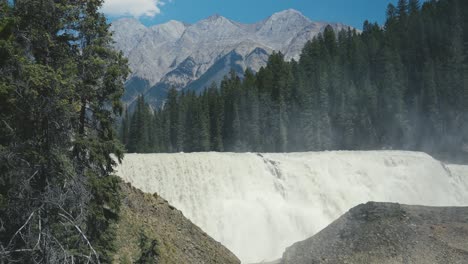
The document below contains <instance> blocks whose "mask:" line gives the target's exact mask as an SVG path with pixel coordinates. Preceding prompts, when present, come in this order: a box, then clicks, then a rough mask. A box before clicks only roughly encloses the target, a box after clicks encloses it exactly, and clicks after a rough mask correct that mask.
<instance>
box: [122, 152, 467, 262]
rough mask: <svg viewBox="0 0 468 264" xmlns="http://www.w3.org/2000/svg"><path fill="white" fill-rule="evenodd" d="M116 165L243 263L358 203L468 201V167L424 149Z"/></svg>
mask: <svg viewBox="0 0 468 264" xmlns="http://www.w3.org/2000/svg"><path fill="white" fill-rule="evenodd" d="M117 170H118V175H119V176H121V177H122V178H123V179H124V180H125V181H127V182H130V183H132V184H133V185H134V186H135V187H137V188H140V189H141V190H143V191H144V192H148V193H155V192H157V193H158V194H160V195H161V196H162V197H164V198H165V199H167V200H168V201H169V202H170V203H171V204H173V205H174V206H175V207H177V208H178V209H179V210H181V211H182V212H183V213H184V215H185V216H187V217H188V218H189V219H190V220H191V221H192V222H194V223H195V224H196V225H198V226H200V227H201V228H202V229H203V230H204V231H206V232H207V233H208V234H209V235H211V236H212V237H213V238H214V239H216V240H218V241H220V242H221V243H223V244H224V245H225V246H226V247H227V248H229V249H230V250H231V251H232V252H234V253H235V254H236V255H237V256H238V257H239V258H240V259H241V260H242V262H243V263H253V262H259V261H263V260H272V259H277V258H280V257H281V254H282V253H283V252H284V250H285V248H286V247H288V246H290V245H291V244H293V243H295V242H297V241H300V240H304V239H306V238H308V237H310V236H312V235H314V234H315V233H317V232H318V231H320V230H321V229H322V228H324V227H326V226H327V225H328V224H330V223H331V222H332V221H334V220H335V219H337V218H338V217H339V216H341V215H342V214H343V213H345V212H346V211H348V210H349V209H350V208H352V207H354V206H356V205H358V204H360V203H365V202H368V201H379V202H398V203H404V204H418V205H432V206H467V205H468V169H467V167H465V166H445V165H444V164H442V163H441V162H439V161H437V160H435V159H433V158H432V157H431V156H429V155H427V154H424V153H418V152H404V151H372V152H310V153H288V154H255V153H241V154H235V153H193V154H185V153H179V154H130V155H126V157H125V159H124V161H123V164H122V165H120V166H119V167H118V169H117Z"/></svg>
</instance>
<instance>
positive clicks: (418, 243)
mask: <svg viewBox="0 0 468 264" xmlns="http://www.w3.org/2000/svg"><path fill="white" fill-rule="evenodd" d="M281 263H283V264H306V263H307V264H315V263H334V264H339V263H347V264H353V263H356V264H361V263H381V264H387V263H388V264H390V263H413V264H419V263H421V264H423V263H424V264H426V263H431V264H437V263H441V264H442V263H460V264H461V263H468V207H422V206H408V205H400V204H392V203H373V202H370V203H367V204H363V205H359V206H357V207H355V208H353V209H351V210H350V211H349V212H347V213H346V214H345V215H343V216H342V217H340V218H339V219H338V220H336V221H335V222H333V223H332V224H331V225H329V226H328V227H326V228H325V229H324V230H322V231H321V232H319V233H318V234H316V235H315V236H313V237H311V238H309V239H307V240H304V241H302V242H298V243H296V244H294V245H292V246H291V247H289V248H287V249H286V251H285V253H284V254H283V258H282V260H281Z"/></svg>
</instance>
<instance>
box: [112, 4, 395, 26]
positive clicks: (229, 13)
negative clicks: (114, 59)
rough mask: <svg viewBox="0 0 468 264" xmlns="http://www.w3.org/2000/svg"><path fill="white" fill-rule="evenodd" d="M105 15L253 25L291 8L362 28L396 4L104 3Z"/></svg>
mask: <svg viewBox="0 0 468 264" xmlns="http://www.w3.org/2000/svg"><path fill="white" fill-rule="evenodd" d="M106 1H108V2H107V3H106V5H107V6H105V8H104V12H105V13H107V14H109V15H108V17H109V18H110V19H111V20H112V19H115V18H117V17H122V16H134V17H137V18H139V20H140V21H142V22H143V23H144V24H146V25H154V24H160V23H164V22H167V21H169V20H179V21H183V22H187V23H195V22H197V21H199V20H201V19H203V18H206V17H208V16H210V15H213V14H220V15H222V16H225V17H227V18H229V19H232V20H234V21H238V22H243V23H253V22H257V21H260V20H262V19H265V18H267V17H268V16H270V15H271V14H273V13H275V12H278V11H282V10H285V9H289V8H293V9H296V10H298V11H300V12H302V13H303V14H304V15H305V16H307V17H309V18H310V19H312V20H316V21H327V22H342V23H345V24H348V25H351V26H353V27H356V28H360V29H361V28H362V23H363V21H364V20H366V19H368V20H370V21H372V22H378V23H379V24H382V23H383V22H384V20H385V10H386V7H387V5H388V4H389V3H393V4H395V5H396V2H397V0H106Z"/></svg>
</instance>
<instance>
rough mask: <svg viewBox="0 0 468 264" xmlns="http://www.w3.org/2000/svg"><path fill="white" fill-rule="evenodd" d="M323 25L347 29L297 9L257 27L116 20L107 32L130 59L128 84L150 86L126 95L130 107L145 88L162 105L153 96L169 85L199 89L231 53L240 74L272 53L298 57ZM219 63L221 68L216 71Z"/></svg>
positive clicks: (214, 19) (216, 20)
mask: <svg viewBox="0 0 468 264" xmlns="http://www.w3.org/2000/svg"><path fill="white" fill-rule="evenodd" d="M327 25H330V26H332V27H333V28H334V29H335V30H341V29H343V28H347V26H345V25H342V24H339V23H322V22H314V21H311V20H310V19H308V18H307V17H305V16H303V15H302V14H301V13H300V12H298V11H296V10H285V11H283V12H279V13H276V14H273V15H272V16H271V17H269V18H267V19H265V20H263V21H260V22H258V23H255V24H242V23H238V22H235V21H232V20H229V19H227V18H225V17H222V16H220V15H214V16H211V17H208V18H206V19H203V20H201V21H199V22H197V23H195V24H193V25H187V24H184V23H182V22H178V21H170V22H167V23H165V24H161V25H156V26H152V27H145V26H143V25H142V24H141V23H139V22H138V21H137V20H135V19H128V18H125V19H120V20H117V21H114V22H113V23H112V27H111V30H112V31H113V32H114V39H115V41H116V43H115V46H116V48H117V49H119V50H122V51H123V53H124V54H125V56H126V57H128V59H129V64H130V68H131V69H132V76H131V79H130V80H132V79H138V80H140V79H141V80H146V81H148V83H149V86H148V87H149V88H144V89H143V88H140V89H139V88H134V87H133V86H132V89H129V90H128V91H127V94H126V96H125V99H126V102H127V103H129V102H131V101H132V100H134V99H135V98H136V96H137V95H138V93H136V92H135V91H141V90H143V93H144V94H145V95H146V96H147V99H148V101H150V102H160V100H158V99H159V98H152V97H154V96H155V95H156V94H157V95H159V96H160V95H161V94H164V92H165V91H167V89H168V88H169V87H172V86H174V87H176V88H178V89H183V88H185V87H187V86H190V84H192V83H193V82H194V81H196V80H199V79H202V81H200V80H199V81H198V83H196V84H192V85H191V88H190V89H194V90H197V91H198V90H200V89H203V88H204V87H206V86H209V85H210V84H211V82H213V81H215V82H216V81H219V80H220V79H221V78H222V75H223V74H224V73H225V72H229V71H230V69H231V68H230V67H231V66H232V65H230V64H229V63H227V64H226V63H224V62H223V60H224V61H225V60H226V56H229V54H232V53H235V54H236V55H238V56H239V57H240V59H239V60H238V62H237V65H239V67H235V69H234V70H236V71H238V72H239V73H241V72H243V71H244V70H245V69H247V68H250V69H252V70H253V71H257V70H258V69H260V67H262V66H264V65H266V61H267V58H268V55H269V54H271V53H272V52H273V51H274V50H276V51H281V52H283V54H285V57H286V58H287V59H292V58H294V59H298V58H299V54H300V52H301V50H302V47H303V46H304V44H305V43H306V42H307V41H308V40H311V39H312V38H313V37H314V36H316V35H317V34H318V33H320V32H322V31H323V30H324V29H325V27H326V26H327ZM265 54H266V56H265ZM220 60H221V61H220ZM222 63H224V64H225V66H224V67H223V69H220V67H219V65H220V64H222ZM213 67H214V69H213ZM207 72H208V75H209V76H206V75H207ZM219 76H221V77H219ZM202 77H203V78H202ZM130 82H131V83H132V85H134V84H135V82H134V81H130ZM194 87H195V88H194ZM155 89H156V90H158V91H154V90H155Z"/></svg>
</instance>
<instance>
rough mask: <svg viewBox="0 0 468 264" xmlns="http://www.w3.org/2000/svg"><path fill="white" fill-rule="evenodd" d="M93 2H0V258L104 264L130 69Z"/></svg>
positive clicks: (109, 250) (116, 204)
mask: <svg viewBox="0 0 468 264" xmlns="http://www.w3.org/2000/svg"><path fill="white" fill-rule="evenodd" d="M102 2H103V1H102V0H94V1H71V0H70V1H69V0H60V1H55V0H41V1H38V0H16V1H8V0H1V1H0V263H111V256H112V254H113V250H114V244H113V243H114V230H113V228H112V224H113V223H115V222H116V221H117V216H118V212H119V208H120V194H119V193H120V192H119V186H120V185H119V182H120V181H119V180H118V178H117V177H115V176H112V175H111V174H112V172H113V166H114V165H115V160H114V158H113V157H112V156H111V154H114V156H115V157H116V158H118V159H121V158H122V157H123V148H122V146H121V144H120V143H119V141H118V137H117V134H116V132H115V129H114V123H115V118H116V116H117V115H118V114H120V112H121V111H122V105H121V102H120V98H121V96H122V94H123V90H124V81H125V79H126V76H127V74H128V72H129V70H128V66H127V62H126V60H125V59H124V58H123V57H122V55H121V53H120V52H116V51H114V49H113V48H112V43H113V42H112V37H111V35H110V33H109V31H108V28H109V25H108V24H107V21H106V18H105V17H104V15H103V14H101V13H99V8H100V6H101V4H102Z"/></svg>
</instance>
